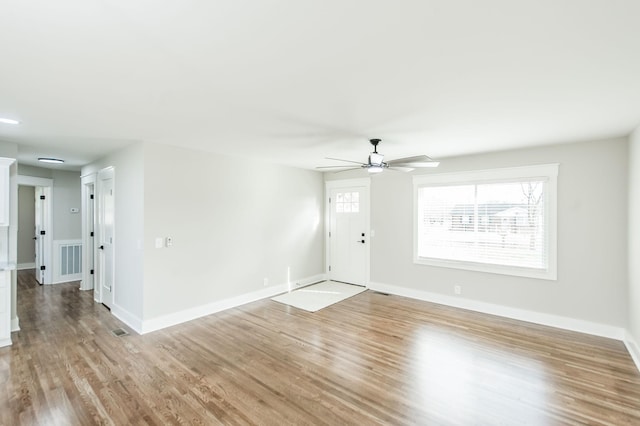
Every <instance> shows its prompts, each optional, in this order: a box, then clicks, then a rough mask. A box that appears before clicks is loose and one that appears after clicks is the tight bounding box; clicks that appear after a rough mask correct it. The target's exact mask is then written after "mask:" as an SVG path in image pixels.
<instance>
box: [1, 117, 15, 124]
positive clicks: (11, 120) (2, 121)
mask: <svg viewBox="0 0 640 426" xmlns="http://www.w3.org/2000/svg"><path fill="white" fill-rule="evenodd" d="M0 123H4V124H20V122H19V121H18V120H14V119H12V118H5V117H0Z"/></svg>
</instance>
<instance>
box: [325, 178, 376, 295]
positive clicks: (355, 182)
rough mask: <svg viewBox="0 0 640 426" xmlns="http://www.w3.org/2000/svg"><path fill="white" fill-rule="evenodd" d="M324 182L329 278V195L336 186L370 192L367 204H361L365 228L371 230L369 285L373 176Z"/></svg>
mask: <svg viewBox="0 0 640 426" xmlns="http://www.w3.org/2000/svg"><path fill="white" fill-rule="evenodd" d="M324 184H325V187H324V229H325V234H324V249H325V256H324V259H325V265H324V271H325V275H326V276H327V277H329V278H330V277H331V272H330V271H329V264H330V262H331V241H330V240H329V231H330V230H331V206H330V204H329V196H330V195H331V190H333V189H336V188H351V187H364V188H366V190H367V192H368V193H369V196H368V197H366V198H367V201H366V204H365V205H361V206H360V208H361V209H362V210H361V211H363V212H364V213H365V224H366V225H365V228H366V229H368V230H369V237H368V239H367V241H369V244H367V249H366V252H365V285H367V286H368V285H369V281H370V279H371V242H372V241H371V178H356V179H341V180H327V181H325V182H324Z"/></svg>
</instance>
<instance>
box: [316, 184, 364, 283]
mask: <svg viewBox="0 0 640 426" xmlns="http://www.w3.org/2000/svg"><path fill="white" fill-rule="evenodd" d="M369 187H370V180H369V179H368V178H367V179H348V180H340V181H328V182H326V194H327V200H326V201H327V202H326V217H327V229H328V233H327V244H326V247H327V257H326V258H327V269H326V270H327V276H328V278H329V279H330V280H333V281H340V282H345V283H349V284H356V285H362V286H366V285H367V284H368V283H369V259H370V246H371V241H370V237H371V235H370V217H369V204H370V203H369Z"/></svg>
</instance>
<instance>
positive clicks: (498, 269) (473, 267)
mask: <svg viewBox="0 0 640 426" xmlns="http://www.w3.org/2000/svg"><path fill="white" fill-rule="evenodd" d="M413 263H415V264H417V265H424V266H436V267H440V268H451V269H462V270H467V271H476V272H486V273H490V274H500V275H511V276H515V277H525V278H535V279H541V280H549V281H556V280H557V279H558V277H557V272H556V271H555V270H552V269H533V268H521V267H516V266H502V265H491V264H486V263H474V262H462V261H456V260H442V259H432V258H424V257H418V258H414V259H413Z"/></svg>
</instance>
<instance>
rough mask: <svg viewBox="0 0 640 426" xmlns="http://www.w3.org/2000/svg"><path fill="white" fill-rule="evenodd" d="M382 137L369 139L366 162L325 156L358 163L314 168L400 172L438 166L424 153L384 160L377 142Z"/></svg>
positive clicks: (328, 158)
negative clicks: (368, 152) (370, 151)
mask: <svg viewBox="0 0 640 426" xmlns="http://www.w3.org/2000/svg"><path fill="white" fill-rule="evenodd" d="M381 141H382V139H369V142H370V143H371V145H373V152H372V153H370V154H369V158H368V159H367V162H366V163H361V162H359V161H351V160H343V159H341V158H331V157H327V160H335V161H344V162H345V163H352V164H358V166H354V165H352V164H350V165H348V166H347V165H345V166H321V167H316V169H345V170H338V172H346V171H348V170H357V169H366V170H367V171H368V172H369V173H380V172H382V171H383V170H384V169H391V170H399V171H402V172H410V171H412V170H413V169H417V168H426V167H438V165H439V164H440V162H438V161H434V160H433V159H431V157H428V156H426V155H416V156H415V157H406V158H398V159H397V160H390V161H384V155H382V154H380V153H379V152H378V144H379V143H380V142H381Z"/></svg>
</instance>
